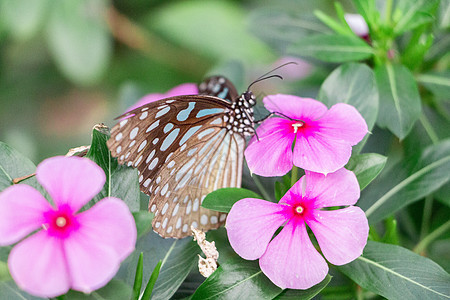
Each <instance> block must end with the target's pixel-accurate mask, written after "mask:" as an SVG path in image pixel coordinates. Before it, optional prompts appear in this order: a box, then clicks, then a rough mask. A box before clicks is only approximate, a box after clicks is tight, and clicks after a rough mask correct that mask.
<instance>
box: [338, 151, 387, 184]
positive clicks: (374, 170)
mask: <svg viewBox="0 0 450 300" xmlns="http://www.w3.org/2000/svg"><path fill="white" fill-rule="evenodd" d="M386 161H387V157H386V156H383V155H380V154H376V153H364V154H358V155H353V156H352V157H351V158H350V160H349V161H348V163H347V165H346V166H345V168H346V169H348V170H350V171H353V173H355V175H356V178H357V179H358V183H359V187H360V189H361V190H363V189H364V188H365V187H366V186H367V185H368V184H369V183H370V182H372V180H374V179H375V178H376V177H377V176H378V174H380V172H381V170H383V168H384V165H385V164H386Z"/></svg>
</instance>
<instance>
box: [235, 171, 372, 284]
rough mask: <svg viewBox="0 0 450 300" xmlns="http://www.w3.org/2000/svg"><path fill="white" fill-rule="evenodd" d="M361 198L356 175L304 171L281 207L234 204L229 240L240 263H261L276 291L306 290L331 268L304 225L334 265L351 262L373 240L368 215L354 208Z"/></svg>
mask: <svg viewBox="0 0 450 300" xmlns="http://www.w3.org/2000/svg"><path fill="white" fill-rule="evenodd" d="M358 198H359V185H358V182H357V180H356V177H355V175H354V174H353V173H352V172H350V171H348V170H346V169H341V170H339V171H337V172H335V173H332V174H329V175H327V176H325V175H323V174H318V173H313V172H309V171H306V175H305V176H303V177H302V178H301V179H300V180H299V181H298V182H297V183H296V184H294V186H293V187H292V188H291V189H290V190H289V191H288V192H287V193H286V195H284V196H283V198H281V200H280V202H279V203H272V202H268V201H264V200H260V199H252V198H246V199H242V200H240V201H238V202H236V203H235V204H234V205H233V207H232V208H231V211H230V213H229V215H228V217H227V223H226V229H227V233H228V239H229V241H230V244H231V246H232V247H233V249H234V250H235V251H236V253H237V254H239V255H240V256H241V257H243V258H245V259H248V260H254V259H258V258H259V265H260V267H261V270H262V271H263V273H264V274H265V275H266V276H267V277H269V279H270V280H271V281H272V282H273V283H274V284H276V285H277V286H279V287H281V288H293V289H307V288H310V287H312V286H313V285H315V284H317V283H319V282H321V281H322V280H323V279H324V278H325V276H326V274H327V273H328V265H327V263H326V261H325V259H323V257H322V256H321V255H320V254H319V252H318V251H317V250H316V249H315V247H314V245H313V244H312V243H311V240H310V239H309V237H308V232H307V230H306V225H308V227H309V228H310V229H311V231H312V232H313V233H314V235H315V236H316V239H317V242H318V243H319V246H320V249H321V251H322V253H323V255H324V256H325V258H326V259H327V260H328V261H329V262H330V263H332V264H334V265H343V264H346V263H349V262H351V261H352V260H354V259H356V258H357V257H358V256H360V255H361V253H362V251H363V249H364V247H365V245H366V242H367V237H368V234H369V225H368V222H367V218H366V216H365V214H364V212H363V211H362V210H361V209H360V208H359V207H356V206H352V205H353V204H355V203H356V201H357V200H358ZM347 205H348V207H346V208H343V209H338V210H322V209H323V208H326V207H335V206H347ZM283 224H285V225H284V228H283V229H282V230H281V232H280V233H279V234H278V235H277V236H276V237H275V238H274V239H273V240H271V239H272V236H273V234H274V233H275V231H276V230H277V229H278V228H279V227H280V226H281V225H283Z"/></svg>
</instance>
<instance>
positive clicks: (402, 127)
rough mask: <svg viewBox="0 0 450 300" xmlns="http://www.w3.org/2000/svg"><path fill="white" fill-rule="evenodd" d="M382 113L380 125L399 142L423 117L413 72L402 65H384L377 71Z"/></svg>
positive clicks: (379, 116)
mask: <svg viewBox="0 0 450 300" xmlns="http://www.w3.org/2000/svg"><path fill="white" fill-rule="evenodd" d="M375 78H376V80H377V85H378V91H379V99H380V111H379V113H378V120H377V124H378V125H379V126H380V127H383V128H384V127H387V128H388V129H389V130H390V131H391V132H392V133H394V134H395V135H396V136H397V137H399V138H400V139H403V138H404V137H406V135H407V134H408V133H409V132H410V131H411V129H412V127H413V125H414V123H415V122H416V121H417V119H419V117H420V113H421V105H420V96H419V91H418V89H417V84H416V82H415V80H414V77H413V75H412V74H411V72H410V71H409V70H408V69H407V68H406V67H404V66H402V65H391V64H387V65H381V66H379V67H377V68H376V69H375Z"/></svg>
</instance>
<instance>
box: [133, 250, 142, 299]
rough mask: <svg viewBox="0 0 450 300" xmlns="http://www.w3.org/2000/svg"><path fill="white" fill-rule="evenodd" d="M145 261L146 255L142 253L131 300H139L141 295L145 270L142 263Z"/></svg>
mask: <svg viewBox="0 0 450 300" xmlns="http://www.w3.org/2000/svg"><path fill="white" fill-rule="evenodd" d="M143 260H144V253H142V252H141V254H140V255H139V259H138V263H137V266H136V275H134V283H133V294H132V295H131V299H132V300H133V299H134V300H138V299H139V295H140V294H141V287H142V276H143V275H142V273H143V271H144V268H143V266H142V262H143Z"/></svg>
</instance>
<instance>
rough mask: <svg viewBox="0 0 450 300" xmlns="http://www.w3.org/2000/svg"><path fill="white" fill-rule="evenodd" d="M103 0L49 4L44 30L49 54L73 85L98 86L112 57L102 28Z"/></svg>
mask: <svg viewBox="0 0 450 300" xmlns="http://www.w3.org/2000/svg"><path fill="white" fill-rule="evenodd" d="M107 5H108V2H107V1H106V0H61V1H56V2H54V3H52V5H51V8H52V9H51V12H50V16H49V20H48V27H47V41H48V46H49V50H50V52H51V53H52V55H53V58H54V59H55V61H56V64H57V66H58V67H59V68H60V69H61V71H62V72H63V73H64V74H65V75H66V76H67V77H68V78H69V79H70V80H72V81H73V82H75V83H77V84H82V85H88V84H93V83H96V82H98V81H99V80H100V79H101V77H102V76H103V74H104V73H105V71H106V68H107V66H108V63H109V59H110V56H111V53H112V39H111V37H110V33H109V30H108V28H107V24H106V18H105V15H104V14H105V12H106V7H107Z"/></svg>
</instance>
